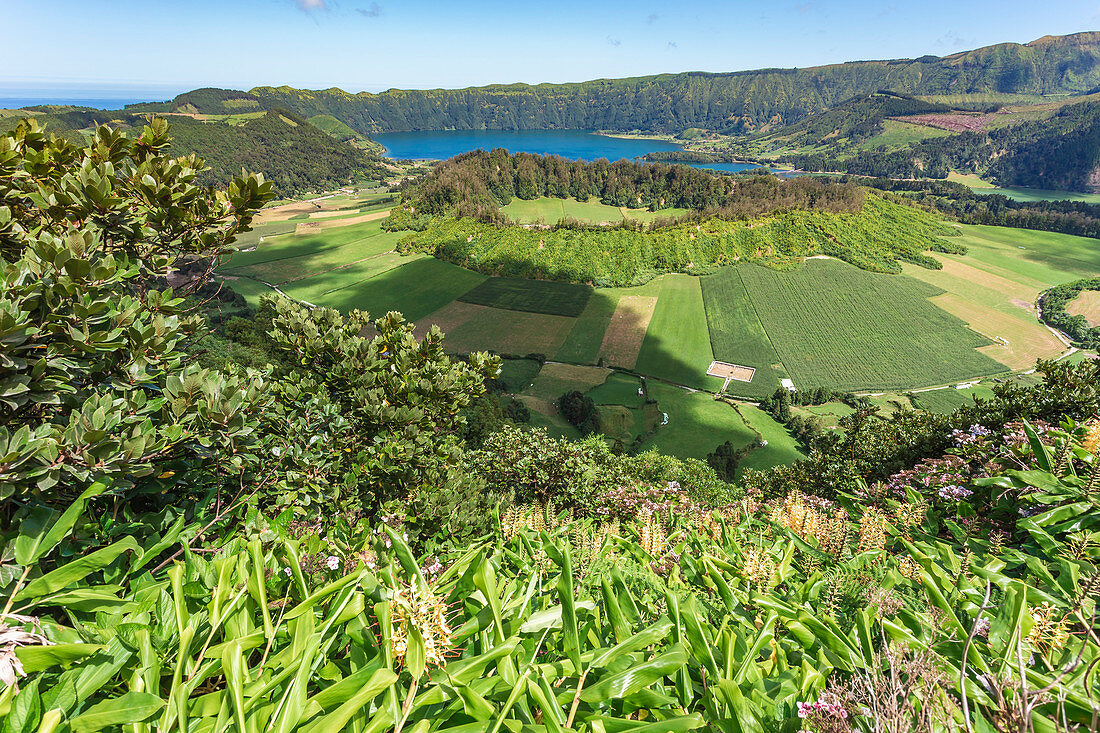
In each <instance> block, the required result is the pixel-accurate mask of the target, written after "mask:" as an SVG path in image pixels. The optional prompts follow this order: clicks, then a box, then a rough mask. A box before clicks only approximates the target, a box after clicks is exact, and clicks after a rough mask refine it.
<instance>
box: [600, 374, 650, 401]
mask: <svg viewBox="0 0 1100 733" xmlns="http://www.w3.org/2000/svg"><path fill="white" fill-rule="evenodd" d="M639 389H642V380H641V379H639V378H638V377H635V376H633V375H630V374H623V373H622V372H613V373H612V374H611V375H610V376H609V377H608V378H607V381H606V382H604V383H603V384H601V385H600V386H598V387H596V388H594V389H592V390H589V392H588V396H589V397H591V398H592V401H593V402H595V403H596V404H597V405H622V406H623V407H629V408H640V407H641V406H642V405H643V404H644V403H645V397H644V396H643V395H640V394H638V390H639Z"/></svg>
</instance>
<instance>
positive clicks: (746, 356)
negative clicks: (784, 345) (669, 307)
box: [700, 267, 787, 397]
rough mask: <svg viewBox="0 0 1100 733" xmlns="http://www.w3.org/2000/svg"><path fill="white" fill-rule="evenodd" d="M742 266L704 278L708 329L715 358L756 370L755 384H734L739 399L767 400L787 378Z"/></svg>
mask: <svg viewBox="0 0 1100 733" xmlns="http://www.w3.org/2000/svg"><path fill="white" fill-rule="evenodd" d="M741 270H742V268H740V267H727V268H723V269H721V270H719V271H718V272H717V273H715V274H714V275H708V276H707V277H704V278H701V281H700V284H701V286H702V289H703V303H704V304H705V305H706V318H707V329H708V330H709V332H710V342H711V347H712V349H713V351H714V358H715V359H717V360H719V361H726V362H730V363H733V364H741V365H743V366H750V367H753V368H754V369H756V373H755V374H753V377H752V381H751V382H732V381H731V382H730V383H729V386H728V387H727V390H729V391H730V392H731V393H733V394H736V395H737V396H739V397H766V396H768V395H770V394H771V393H773V392H775V390H776V388H777V387H778V386H779V380H780V379H781V378H783V377H786V376H787V373H786V371H785V370H783V368H782V365H781V363H780V360H779V355H778V354H777V353H776V352H775V347H774V346H772V342H771V340H770V339H769V338H768V334H767V333H766V332H765V331H764V326H763V325H762V324H761V323H760V318H759V316H757V314H756V308H755V307H754V306H753V301H752V298H751V297H750V295H749V292H748V291H747V290H746V289H745V283H744V281H743V280H742V279H741Z"/></svg>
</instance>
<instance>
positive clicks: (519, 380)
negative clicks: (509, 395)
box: [497, 359, 542, 392]
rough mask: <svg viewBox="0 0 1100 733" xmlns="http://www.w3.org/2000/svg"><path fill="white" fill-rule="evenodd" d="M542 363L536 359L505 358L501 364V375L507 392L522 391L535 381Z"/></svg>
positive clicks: (500, 378) (500, 377)
mask: <svg viewBox="0 0 1100 733" xmlns="http://www.w3.org/2000/svg"><path fill="white" fill-rule="evenodd" d="M540 369H542V365H541V364H539V363H538V362H537V361H535V360H534V359H504V360H503V361H502V362H501V364H500V376H499V377H497V379H499V380H500V381H501V382H503V383H504V390H505V391H506V392H522V391H523V390H525V389H527V387H528V386H529V385H530V384H531V383H532V382H534V381H535V377H537V376H538V373H539V370H540Z"/></svg>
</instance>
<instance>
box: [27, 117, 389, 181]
mask: <svg viewBox="0 0 1100 733" xmlns="http://www.w3.org/2000/svg"><path fill="white" fill-rule="evenodd" d="M27 116H29V117H34V118H36V119H37V120H38V121H39V122H40V123H42V124H43V125H44V126H45V127H46V129H47V130H48V131H49V132H51V133H54V134H59V135H63V136H66V137H69V138H72V139H74V140H78V141H83V140H84V138H85V137H87V136H89V135H91V134H92V133H93V131H94V130H95V126H96V124H97V123H99V122H103V121H105V117H107V116H110V117H111V118H112V119H113V121H114V122H115V124H116V125H119V126H120V127H121V128H122V129H127V130H137V131H140V130H141V129H142V127H143V126H144V125H145V124H146V123H147V122H148V119H147V115H144V114H137V113H120V112H105V111H101V110H70V111H55V110H48V111H45V112H44V113H43V112H35V111H30V112H27ZM168 119H169V122H170V125H171V134H172V153H173V154H174V155H189V154H191V153H195V154H197V155H200V156H201V157H202V158H203V159H204V160H205V162H206V168H205V169H204V170H203V171H201V172H200V174H199V178H198V181H199V183H202V184H205V185H214V184H217V185H226V184H228V183H229V182H230V181H232V180H233V178H234V176H238V175H240V173H241V170H242V169H247V170H251V171H255V172H257V173H262V174H263V175H264V177H265V178H266V179H267V180H268V181H271V183H272V185H273V186H274V189H275V191H276V192H277V193H278V194H279V195H282V196H287V195H291V194H295V193H301V192H305V191H322V190H331V189H333V188H337V187H339V186H343V185H347V184H348V183H353V182H357V181H364V180H378V179H381V177H382V176H383V175H384V173H385V168H384V166H383V164H382V161H381V158H380V157H379V156H378V155H375V154H373V153H371V152H368V151H364V150H361V149H359V148H357V147H355V146H353V145H351V144H349V143H348V142H347V141H346V140H342V139H337V138H336V137H333V136H331V135H329V134H326V133H325V132H324V131H322V130H320V129H318V128H317V127H314V126H313V125H311V124H310V123H309V122H308V121H306V120H304V119H302V118H300V117H298V116H297V115H295V114H293V113H291V112H287V111H286V110H271V111H268V112H266V113H264V114H260V115H258V116H255V117H253V118H251V119H245V120H243V121H242V122H241V123H240V124H228V123H226V122H222V121H203V120H198V119H194V118H192V117H188V116H184V115H172V116H171V117H170V118H168Z"/></svg>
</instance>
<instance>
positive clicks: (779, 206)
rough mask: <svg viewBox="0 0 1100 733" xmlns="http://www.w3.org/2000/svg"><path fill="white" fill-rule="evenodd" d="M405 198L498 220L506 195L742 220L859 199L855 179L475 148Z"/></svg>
mask: <svg viewBox="0 0 1100 733" xmlns="http://www.w3.org/2000/svg"><path fill="white" fill-rule="evenodd" d="M404 193H405V200H406V202H407V203H408V205H409V207H410V208H411V209H412V210H413V211H414V212H415V213H417V214H420V215H424V214H431V215H436V216H458V217H464V216H469V217H473V218H478V219H481V220H483V221H493V222H503V221H504V217H503V216H502V215H501V214H500V212H499V211H498V209H499V207H500V206H504V205H506V204H508V203H509V202H510V201H511V200H512V199H513V198H519V199H526V200H531V199H537V198H540V197H544V196H549V197H553V198H570V197H571V198H575V199H577V200H579V201H586V200H588V199H589V198H598V199H599V200H600V201H601V202H603V203H605V204H607V205H609V206H618V207H629V208H635V209H637V208H647V209H649V210H650V211H659V210H661V209H665V208H670V207H676V208H681V209H689V210H691V211H694V212H698V213H699V214H701V215H702V216H703V217H705V218H711V217H719V218H723V219H748V218H752V217H757V216H762V215H765V214H770V213H773V212H777V211H794V210H808V211H826V212H831V213H840V212H854V211H858V210H859V209H860V208H861V207H862V206H863V192H862V190H861V189H860V188H859V187H858V186H855V185H851V184H836V183H832V182H830V181H827V180H820V179H816V178H809V177H806V178H795V179H780V178H777V177H775V176H769V175H763V174H759V175H745V176H739V177H736V178H734V177H730V176H722V175H717V174H715V173H713V172H708V171H703V170H699V169H697V168H691V167H689V166H682V165H664V164H652V163H633V162H631V161H627V160H620V161H618V162H615V163H609V162H608V161H606V160H597V161H595V162H592V163H586V162H584V161H579V160H567V159H565V158H561V157H558V156H553V155H547V156H541V155H531V154H529V153H516V154H515V155H509V153H508V151H506V150H503V149H500V148H498V149H496V150H493V151H490V152H485V151H483V150H475V151H472V152H469V153H463V154H462V155H458V156H456V157H454V158H451V159H450V160H447V161H445V162H443V163H440V164H439V165H437V166H435V168H433V169H432V172H431V173H430V174H429V175H428V176H427V177H425V178H424V179H423V180H422V181H419V182H416V183H409V184H407V185H406V186H405V189H404Z"/></svg>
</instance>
